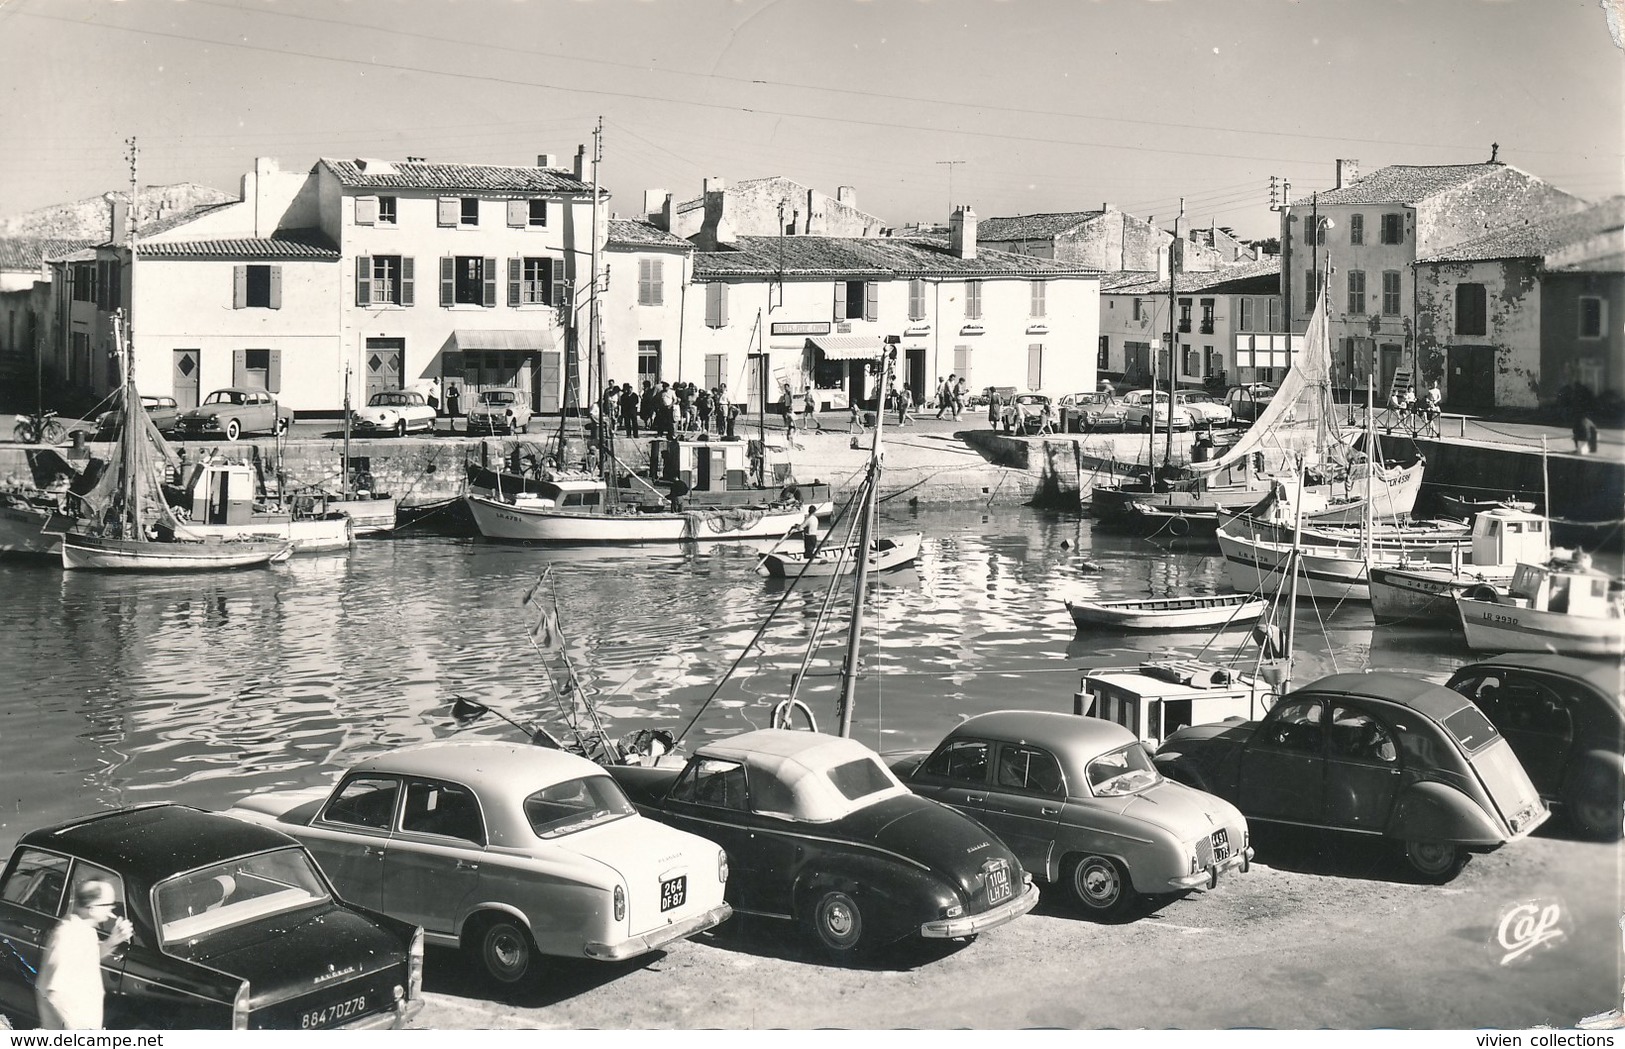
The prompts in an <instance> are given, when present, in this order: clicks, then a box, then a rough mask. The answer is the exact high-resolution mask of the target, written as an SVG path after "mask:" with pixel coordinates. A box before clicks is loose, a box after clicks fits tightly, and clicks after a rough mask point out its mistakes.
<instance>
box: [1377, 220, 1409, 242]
mask: <svg viewBox="0 0 1625 1049" xmlns="http://www.w3.org/2000/svg"><path fill="white" fill-rule="evenodd" d="M1382 242H1383V243H1384V244H1403V243H1405V216H1403V215H1384V216H1383V217H1382Z"/></svg>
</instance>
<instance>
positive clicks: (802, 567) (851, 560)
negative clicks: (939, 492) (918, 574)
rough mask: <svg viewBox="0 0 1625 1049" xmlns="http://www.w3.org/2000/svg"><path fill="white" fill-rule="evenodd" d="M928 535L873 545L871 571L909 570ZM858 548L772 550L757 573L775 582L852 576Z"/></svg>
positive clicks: (889, 539) (893, 538) (889, 538)
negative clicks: (810, 557)
mask: <svg viewBox="0 0 1625 1049" xmlns="http://www.w3.org/2000/svg"><path fill="white" fill-rule="evenodd" d="M924 539H925V536H924V535H923V534H922V533H920V532H914V533H912V534H910V535H902V536H883V537H881V538H879V539H875V540H873V541H871V542H870V544H869V571H871V572H890V571H894V570H896V569H899V568H906V567H908V566H909V565H912V564H913V563H914V562H915V561H917V560H919V558H920V544H921V543H922V542H923V541H924ZM855 551H856V548H855V547H848V546H846V545H844V544H840V545H836V546H828V545H826V546H823V547H820V548H819V549H818V551H817V552H816V553H814V554H813V556H812V561H811V562H810V563H809V562H808V560H807V555H806V554H805V553H804V552H802V551H800V550H771V551H769V552H768V553H765V554H763V555H762V561H761V564H759V565H757V566H756V574H757V575H763V576H767V577H769V578H772V579H795V578H797V577H799V576H807V577H809V578H810V577H813V576H835V575H848V574H850V573H852V572H855V571H857V568H858V559H857V557H856V556H855Z"/></svg>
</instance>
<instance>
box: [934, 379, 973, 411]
mask: <svg viewBox="0 0 1625 1049" xmlns="http://www.w3.org/2000/svg"><path fill="white" fill-rule="evenodd" d="M967 393H969V390H968V389H967V388H966V385H965V380H964V379H961V378H960V377H959V376H957V375H949V376H948V377H947V378H946V379H944V380H942V382H941V383H940V384H939V385H938V386H937V418H938V419H940V418H942V413H943V412H951V413H952V418H954V419H956V420H957V419H958V418H959V413H960V412H962V411H964V410H965V397H966V394H967Z"/></svg>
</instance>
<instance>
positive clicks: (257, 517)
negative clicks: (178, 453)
mask: <svg viewBox="0 0 1625 1049" xmlns="http://www.w3.org/2000/svg"><path fill="white" fill-rule="evenodd" d="M166 494H167V495H168V500H169V502H170V504H171V507H172V509H173V510H174V512H175V513H176V515H177V516H178V517H180V518H181V520H182V521H183V522H184V525H185V531H186V532H187V533H189V534H190V535H192V536H195V537H198V538H202V539H211V538H212V539H270V540H281V541H283V542H286V543H288V544H289V545H290V546H292V548H293V551H294V553H314V552H318V551H324V550H343V549H345V548H347V547H348V546H349V545H350V543H351V541H352V539H353V535H354V533H353V524H352V521H351V519H350V517H349V516H347V515H346V514H344V513H341V512H339V511H337V510H333V509H331V508H329V507H325V506H322V505H320V504H318V502H317V500H316V498H315V497H314V496H302V497H295V498H294V499H293V500H292V504H291V505H281V504H269V505H268V504H267V503H265V502H263V501H262V498H261V497H262V492H261V485H260V482H259V477H258V471H257V470H256V469H255V467H254V464H252V463H248V462H244V461H241V460H233V459H226V458H222V457H216V456H210V457H209V458H207V459H204V460H203V461H201V462H197V463H194V464H192V466H191V467H190V468H188V469H184V470H183V472H182V476H181V478H180V483H179V484H178V485H176V486H175V488H174V490H173V491H171V492H169V493H166Z"/></svg>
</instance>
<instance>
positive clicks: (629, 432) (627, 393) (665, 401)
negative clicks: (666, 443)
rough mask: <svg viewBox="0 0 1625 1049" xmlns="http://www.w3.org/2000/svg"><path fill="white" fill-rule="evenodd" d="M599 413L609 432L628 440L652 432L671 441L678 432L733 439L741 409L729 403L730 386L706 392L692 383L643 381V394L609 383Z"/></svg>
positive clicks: (724, 385)
mask: <svg viewBox="0 0 1625 1049" xmlns="http://www.w3.org/2000/svg"><path fill="white" fill-rule="evenodd" d="M598 408H599V412H600V414H601V418H602V419H603V421H604V425H605V426H606V427H607V428H608V430H609V432H611V433H613V432H615V431H616V430H617V429H618V430H619V431H620V432H621V433H623V434H625V435H626V436H628V437H640V436H642V434H643V431H644V430H650V431H652V432H654V433H656V434H659V435H660V436H662V437H666V438H669V439H671V440H674V441H675V440H676V439H677V433H678V431H683V432H686V433H702V432H703V433H712V434H717V435H719V436H724V437H733V436H734V425H735V423H736V421H737V420H738V418H739V414H740V409H739V406H738V405H737V404H734V403H733V402H732V401H730V400H729V399H728V384H727V383H719V384H717V385H716V386H713V387H711V388H710V389H706V388H705V387H703V386H700V385H697V384H696V383H692V382H678V383H670V382H661V383H659V384H656V383H655V382H654V381H653V380H651V379H645V380H644V381H643V389H642V390H641V391H639V390H634V389H633V388H632V384H631V383H629V382H625V383H620V384H619V385H617V384H616V383H615V381H614V380H610V382H609V383H607V384H606V385H605V387H604V393H603V396H602V398H601V399H600V401H599V405H598Z"/></svg>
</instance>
